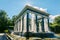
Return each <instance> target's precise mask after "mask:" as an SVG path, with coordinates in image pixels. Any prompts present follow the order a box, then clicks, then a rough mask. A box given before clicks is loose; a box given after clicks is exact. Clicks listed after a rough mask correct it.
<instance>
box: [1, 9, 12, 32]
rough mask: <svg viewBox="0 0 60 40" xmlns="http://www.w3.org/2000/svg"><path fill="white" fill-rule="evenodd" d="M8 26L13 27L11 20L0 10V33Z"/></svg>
mask: <svg viewBox="0 0 60 40" xmlns="http://www.w3.org/2000/svg"><path fill="white" fill-rule="evenodd" d="M9 26H13V24H12V20H11V19H10V18H9V17H8V15H7V13H6V12H5V11H4V10H0V32H5V30H6V29H8V27H9Z"/></svg>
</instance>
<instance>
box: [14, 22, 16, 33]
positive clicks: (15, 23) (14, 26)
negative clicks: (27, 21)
mask: <svg viewBox="0 0 60 40" xmlns="http://www.w3.org/2000/svg"><path fill="white" fill-rule="evenodd" d="M14 32H16V23H15V26H14Z"/></svg>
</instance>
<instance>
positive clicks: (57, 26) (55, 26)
mask: <svg viewBox="0 0 60 40" xmlns="http://www.w3.org/2000/svg"><path fill="white" fill-rule="evenodd" d="M50 27H51V30H52V31H53V32H55V33H60V16H57V17H55V19H54V21H53V23H51V24H50Z"/></svg>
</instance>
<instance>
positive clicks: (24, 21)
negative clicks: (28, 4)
mask: <svg viewBox="0 0 60 40" xmlns="http://www.w3.org/2000/svg"><path fill="white" fill-rule="evenodd" d="M24 32H26V14H25V15H24Z"/></svg>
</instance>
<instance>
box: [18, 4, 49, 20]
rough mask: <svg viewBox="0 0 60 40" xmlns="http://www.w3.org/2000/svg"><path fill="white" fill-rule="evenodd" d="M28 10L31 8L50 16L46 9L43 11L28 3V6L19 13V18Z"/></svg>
mask: <svg viewBox="0 0 60 40" xmlns="http://www.w3.org/2000/svg"><path fill="white" fill-rule="evenodd" d="M26 10H31V11H34V12H37V13H40V14H43V15H46V16H49V14H48V13H47V12H45V11H41V10H40V9H37V8H34V7H33V6H30V5H26V6H25V7H24V8H23V10H22V11H21V12H20V13H19V15H18V17H17V19H18V18H19V17H20V16H21V15H22V14H23V13H24V12H25V11H26Z"/></svg>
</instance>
